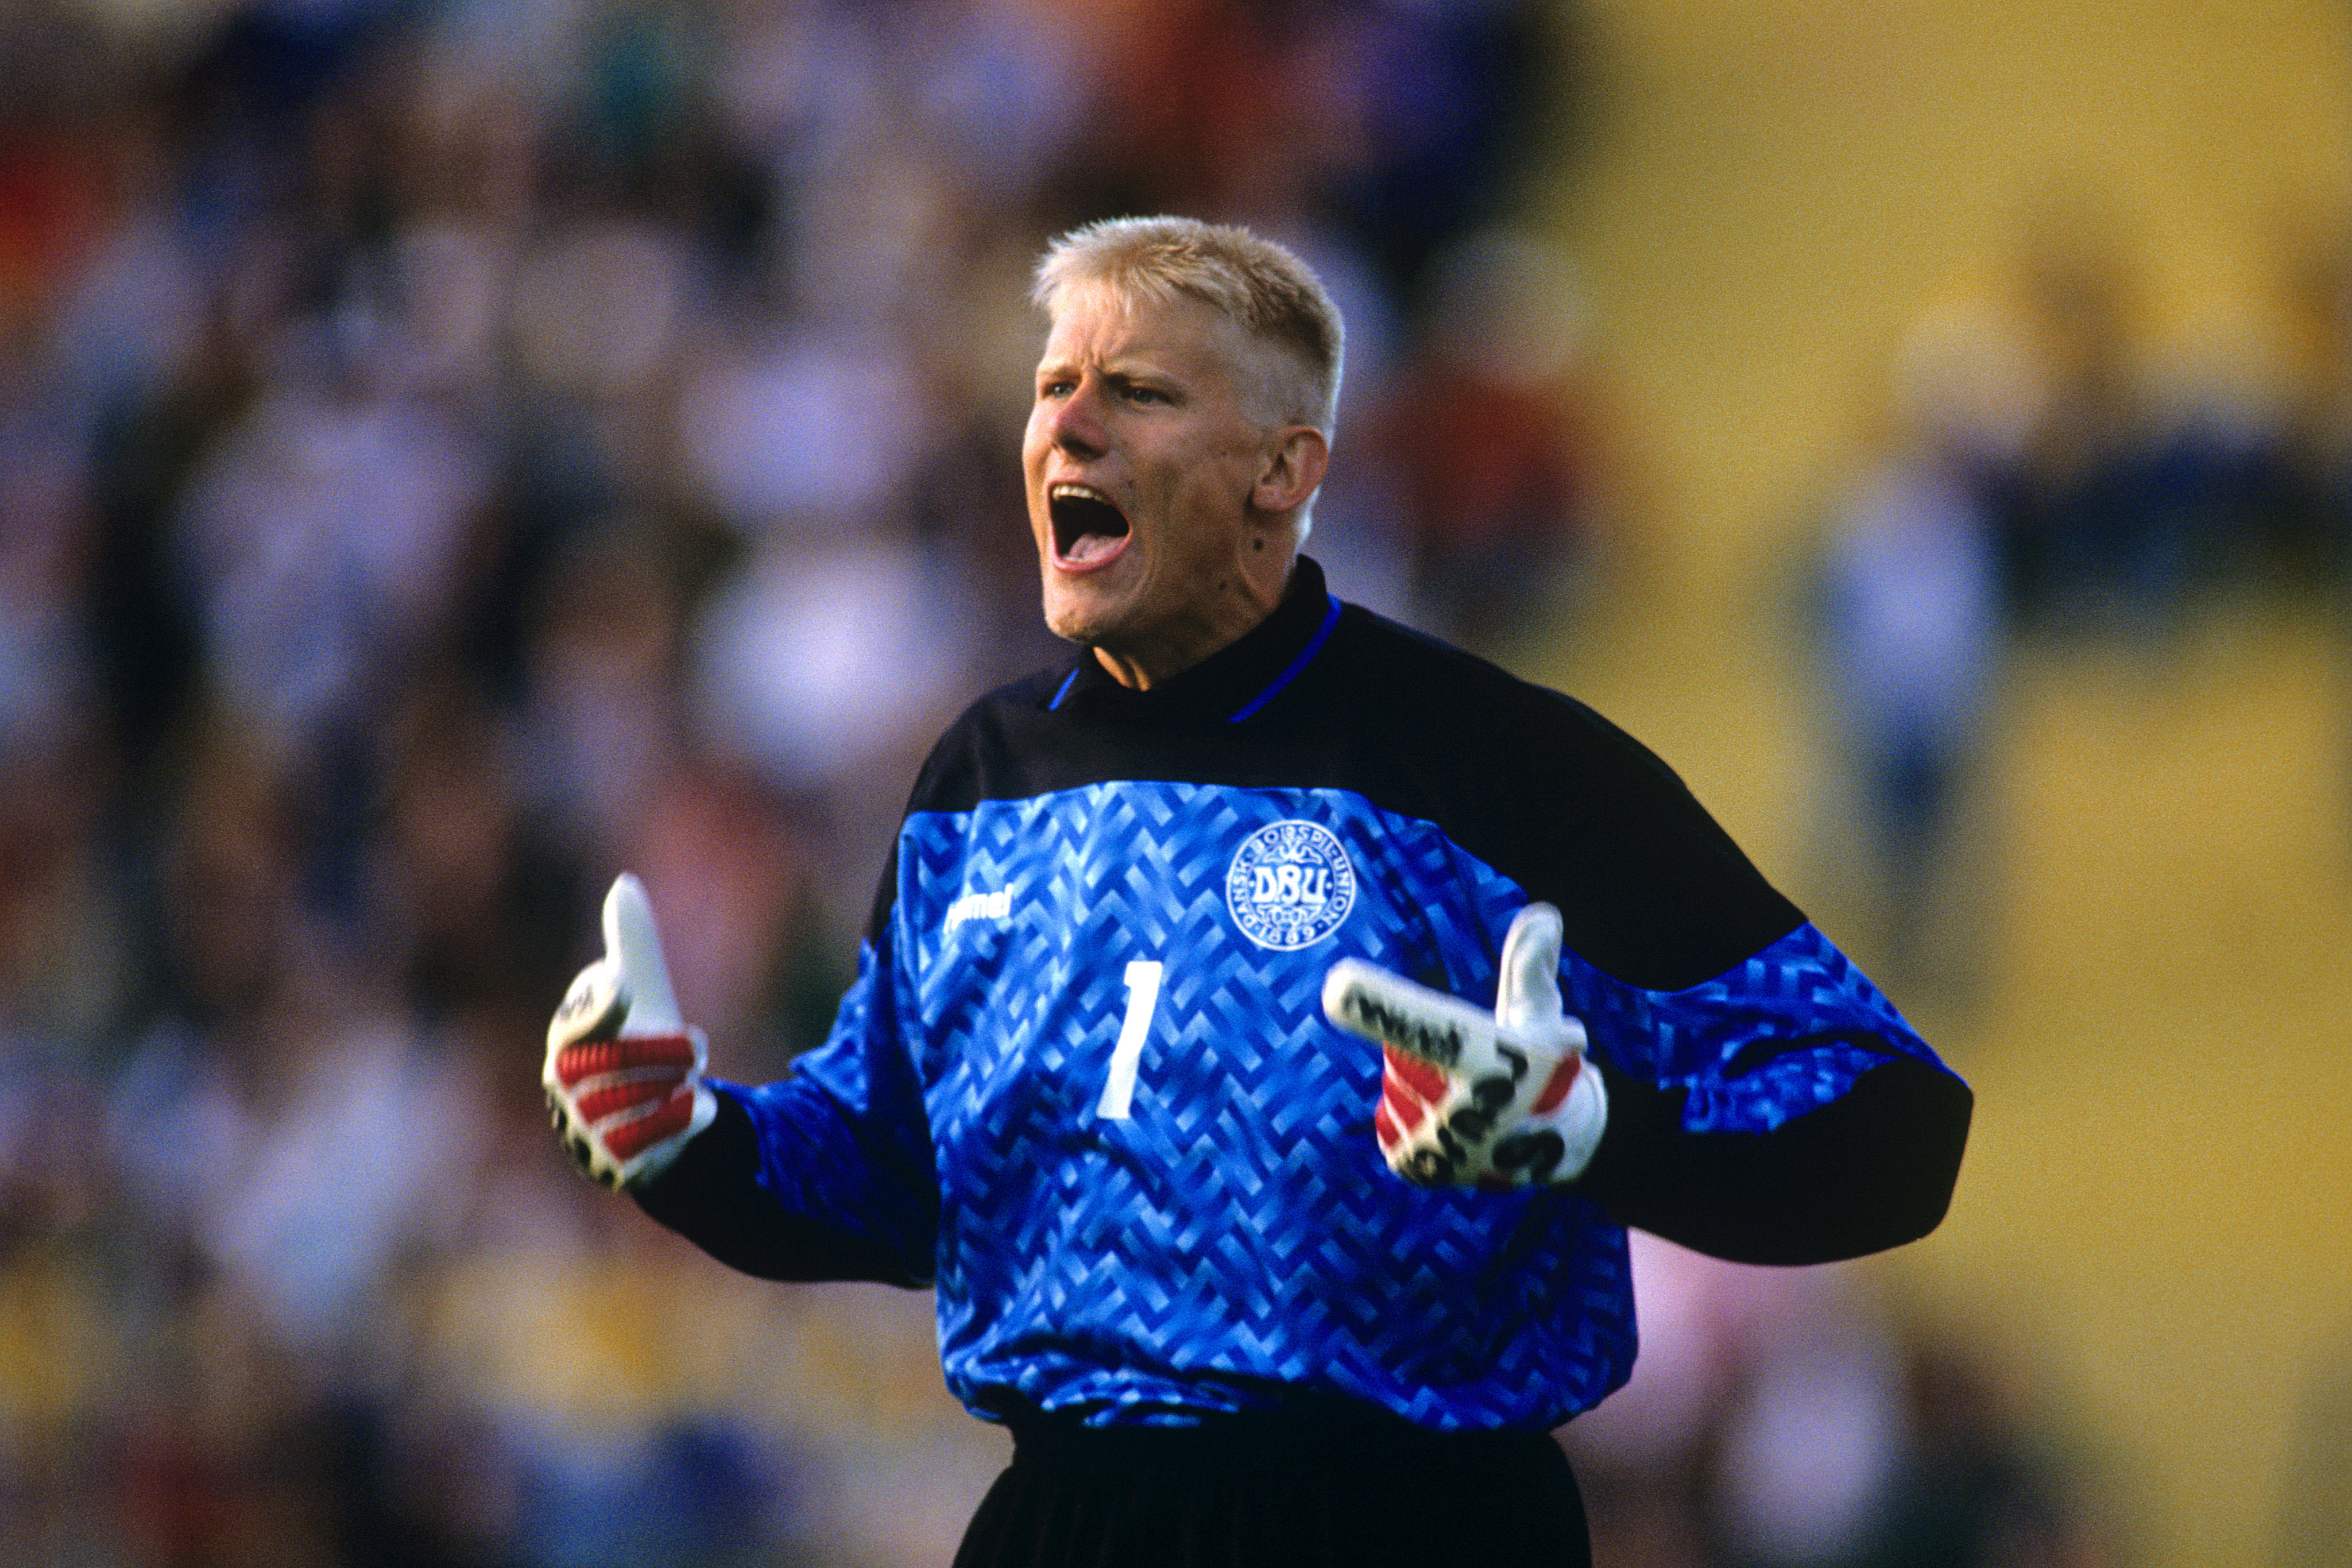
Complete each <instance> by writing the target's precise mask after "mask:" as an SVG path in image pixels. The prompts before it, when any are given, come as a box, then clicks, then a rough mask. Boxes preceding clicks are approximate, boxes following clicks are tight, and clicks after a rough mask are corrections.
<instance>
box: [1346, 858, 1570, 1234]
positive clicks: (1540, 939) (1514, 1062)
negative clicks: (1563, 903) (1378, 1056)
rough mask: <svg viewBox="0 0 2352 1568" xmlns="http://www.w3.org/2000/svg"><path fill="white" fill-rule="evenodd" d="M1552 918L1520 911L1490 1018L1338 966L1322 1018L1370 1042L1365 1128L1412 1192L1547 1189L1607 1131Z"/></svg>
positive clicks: (1352, 963)
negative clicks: (1566, 1001)
mask: <svg viewBox="0 0 2352 1568" xmlns="http://www.w3.org/2000/svg"><path fill="white" fill-rule="evenodd" d="M1559 941H1560V919H1559V911H1558V910H1557V909H1554V908H1553V907H1552V906H1551V905H1550V904H1528V906H1527V907H1526V908H1525V909H1522V910H1520V911H1519V913H1518V915H1517V917H1516V918H1515V919H1513V920H1512V922H1511V928H1510V931H1509V934H1508V935H1507V936H1505V937H1504V939H1503V966H1502V977H1501V979H1500V981H1499V982H1498V985H1497V988H1496V1000H1495V1011H1494V1014H1493V1016H1491V1017H1489V1016H1488V1015H1487V1014H1486V1012H1485V1011H1484V1010H1482V1009H1478V1008H1475V1007H1473V1006H1471V1005H1470V1004H1469V1003H1468V1002H1465V1001H1463V1000H1461V999H1460V998H1455V997H1451V996H1448V995H1446V994H1445V993H1444V992H1443V991H1436V990H1432V989H1430V988H1428V987H1426V986H1422V985H1416V984H1414V983H1413V982H1412V981H1411V980H1408V979H1406V978H1405V977H1402V975H1396V974H1391V973H1390V972H1389V971H1388V970H1386V969H1382V968H1380V967H1376V966H1374V965H1371V964H1367V963H1365V962H1364V961H1363V960H1361V959H1360V958H1342V959H1341V960H1339V962H1338V963H1337V964H1334V965H1333V966H1331V971H1330V973H1329V975H1328V977H1326V978H1325V980H1324V983H1323V1011H1324V1014H1325V1016H1326V1017H1328V1018H1329V1019H1330V1020H1331V1021H1332V1022H1333V1023H1335V1024H1337V1025H1339V1027H1340V1028H1341V1029H1343V1030H1348V1031H1349V1033H1351V1034H1357V1035H1360V1036H1362V1037H1363V1038H1364V1039H1366V1040H1376V1041H1378V1042H1379V1043H1380V1045H1381V1052H1382V1058H1383V1066H1382V1070H1381V1103H1380V1110H1379V1113H1377V1114H1376V1115H1375V1117H1374V1118H1373V1130H1374V1132H1375V1133H1376V1134H1378V1136H1379V1138H1380V1145H1381V1154H1382V1155H1384V1156H1385V1157H1386V1158H1387V1160H1388V1164H1389V1168H1390V1169H1391V1170H1392V1171H1394V1172H1395V1173H1396V1174H1397V1175H1399V1176H1402V1177H1403V1178H1404V1179H1405V1180H1407V1181H1409V1182H1413V1183H1415V1184H1417V1185H1419V1186H1479V1187H1486V1188H1490V1189H1491V1188H1509V1187H1517V1186H1537V1185H1546V1184H1550V1185H1557V1184H1561V1183H1566V1182H1571V1181H1574V1180H1575V1179H1576V1178H1577V1177H1578V1176H1581V1175H1582V1174H1583V1173H1584V1167H1585V1166H1587V1165H1588V1164H1589V1163H1590V1162H1591V1159H1592V1152H1593V1150H1594V1149H1596V1148H1597V1147H1599V1146H1600V1144H1601V1131H1602V1129H1603V1128H1604V1127H1606V1126H1607V1124H1608V1121H1609V1100H1608V1094H1607V1092H1606V1091H1605V1090H1604V1089H1603V1088H1602V1087H1601V1073H1600V1071H1599V1070H1598V1069H1596V1068H1594V1067H1592V1066H1591V1064H1590V1063H1588V1062H1586V1061H1585V1060H1584V1044H1585V1038H1584V1026H1583V1024H1581V1023H1580V1022H1579V1021H1578V1020H1577V1019H1572V1018H1570V1017H1568V1016H1567V1015H1566V1014H1565V1012H1564V1011H1563V1010H1562V1008H1561V1005H1560V996H1559Z"/></svg>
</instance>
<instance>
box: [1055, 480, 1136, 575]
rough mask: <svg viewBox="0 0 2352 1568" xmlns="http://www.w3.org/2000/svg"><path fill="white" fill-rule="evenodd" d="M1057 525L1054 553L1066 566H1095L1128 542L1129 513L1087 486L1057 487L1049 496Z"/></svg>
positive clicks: (1116, 552) (1115, 553)
mask: <svg viewBox="0 0 2352 1568" xmlns="http://www.w3.org/2000/svg"><path fill="white" fill-rule="evenodd" d="M1045 508H1046V511H1047V513H1048V515H1049V516H1050V517H1052V519H1053V524H1054V554H1055V557H1056V558H1057V559H1060V560H1061V562H1062V563H1063V564H1064V565H1066V566H1093V565H1095V564H1097V563H1098V562H1101V561H1105V560H1108V559H1110V558H1111V557H1112V556H1114V555H1117V554H1118V551H1119V549H1121V548H1122V547H1123V546H1124V545H1125V544H1126V543H1127V536H1128V524H1127V514H1126V513H1124V512H1122V511H1120V510H1119V509H1118V507H1117V506H1116V505H1115V504H1114V503H1113V502H1112V500H1111V498H1110V497H1108V496H1106V495H1104V494H1103V493H1102V492H1101V491H1100V490H1097V489H1095V488H1093V487H1092V486H1087V485H1056V486H1054V487H1053V488H1052V489H1051V490H1048V491H1047V492H1046V493H1045Z"/></svg>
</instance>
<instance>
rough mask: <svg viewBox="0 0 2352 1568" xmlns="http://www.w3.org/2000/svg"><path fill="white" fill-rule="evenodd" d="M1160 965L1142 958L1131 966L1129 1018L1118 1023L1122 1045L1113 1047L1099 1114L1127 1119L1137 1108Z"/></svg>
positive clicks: (1157, 1002) (1157, 1000)
mask: <svg viewBox="0 0 2352 1568" xmlns="http://www.w3.org/2000/svg"><path fill="white" fill-rule="evenodd" d="M1160 968H1161V965H1160V960H1159V959H1157V958H1138V959H1136V960H1135V961H1134V962H1133V963H1131V964H1129V965H1128V967H1127V1017H1126V1019H1124V1020H1123V1021H1122V1022H1121V1023H1120V1024H1119V1026H1118V1045H1116V1046H1114V1047H1112V1048H1111V1053H1110V1076H1109V1078H1108V1079H1106V1080H1105V1081H1104V1082H1103V1092H1102V1099H1101V1100H1099V1101H1098V1102H1097V1103H1096V1105H1095V1114H1096V1115H1097V1116H1103V1117H1108V1118H1109V1119H1110V1120H1112V1121H1118V1122H1123V1121H1125V1120H1127V1116H1128V1113H1129V1111H1130V1110H1132V1109H1133V1108H1134V1105H1135V1064H1136V1062H1137V1061H1139V1060H1140V1059H1141V1058H1142V1056H1143V1042H1144V1040H1145V1038H1146V1037H1148V1036H1149V1035H1150V1033H1151V1014H1152V1011H1153V1009H1156V1008H1158V1007H1159V1006H1160Z"/></svg>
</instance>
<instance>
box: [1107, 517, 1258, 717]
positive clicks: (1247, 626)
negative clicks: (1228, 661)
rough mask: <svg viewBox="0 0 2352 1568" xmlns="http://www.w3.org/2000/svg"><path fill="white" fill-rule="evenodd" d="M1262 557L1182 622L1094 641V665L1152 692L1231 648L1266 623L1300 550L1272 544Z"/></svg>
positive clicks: (1135, 687)
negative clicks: (1114, 639) (1257, 565)
mask: <svg viewBox="0 0 2352 1568" xmlns="http://www.w3.org/2000/svg"><path fill="white" fill-rule="evenodd" d="M1264 559H1265V567H1264V568H1263V569H1260V570H1243V571H1238V572H1236V573H1235V574H1234V577H1233V579H1232V580H1230V581H1229V582H1227V583H1225V584H1224V585H1223V591H1221V592H1219V593H1218V594H1216V595H1215V596H1214V597H1213V598H1212V599H1210V600H1209V601H1207V602H1205V603H1203V604H1201V605H1198V606H1196V607H1194V609H1193V611H1192V613H1190V614H1188V615H1186V616H1184V617H1183V618H1181V620H1179V621H1176V622H1171V624H1169V625H1166V626H1163V627H1158V628H1155V629H1154V630H1153V632H1151V633H1150V634H1149V635H1146V636H1142V637H1138V638H1135V639H1132V640H1129V639H1121V640H1120V641H1119V643H1118V644H1116V645H1112V644H1109V643H1094V644H1093V645H1092V652H1093V653H1094V656H1095V661H1096V663H1097V664H1101V665H1102V667H1103V669H1104V670H1105V671H1107V672H1108V674H1109V675H1110V678H1111V679H1113V680H1115V681H1117V682H1118V684H1119V685H1123V686H1127V687H1129V688H1130V689H1131V690H1135V691H1149V690H1150V689H1151V688H1152V687H1153V686H1154V685H1158V684H1159V683H1160V682H1161V681H1165V680H1169V679H1171V678H1172V677H1174V676H1177V675H1181V674H1183V673H1184V672H1185V671H1186V670H1189V669H1191V668H1192V666H1193V665H1195V664H1200V663H1201V662H1202V660H1204V659H1207V658H1209V657H1210V656H1212V655H1213V654H1215V653H1222V652H1223V650H1225V649H1227V648H1229V647H1231V646H1233V645H1234V643H1238V642H1240V641H1241V640H1242V639H1243V638H1244V637H1246V636H1248V635H1249V634H1250V633H1251V632H1255V631H1256V630H1257V629H1258V627H1259V626H1261V625H1263V624H1264V623H1265V618H1266V617H1267V616H1269V615H1271V614H1273V613H1274V612H1275V609H1276V606H1278V605H1280V604H1281V602H1282V596H1283V595H1284V593H1286V592H1287V591H1288V590H1289V587H1290V576H1291V570H1292V568H1293V567H1294V566H1295V565H1296V564H1297V550H1296V549H1286V550H1282V551H1280V552H1279V553H1278V554H1277V552H1276V550H1275V549H1274V548H1273V547H1272V545H1271V544H1269V546H1268V549H1267V550H1266V552H1265V558H1264ZM1251 565H1252V566H1255V561H1253V562H1252V563H1251Z"/></svg>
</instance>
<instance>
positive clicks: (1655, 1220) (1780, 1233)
mask: <svg viewBox="0 0 2352 1568" xmlns="http://www.w3.org/2000/svg"><path fill="white" fill-rule="evenodd" d="M1592 1065H1593V1066H1596V1067H1599V1068H1600V1070H1601V1082H1602V1083H1603V1085H1604V1086H1605V1087H1606V1088H1607V1090H1608V1092H1609V1124H1608V1130H1607V1131H1606V1132H1605V1133H1604V1134H1602V1136H1601V1146H1600V1147H1599V1148H1598V1149H1596V1150H1595V1151H1594V1152H1593V1156H1592V1163H1591V1166H1589V1167H1588V1168H1587V1169H1586V1171H1585V1174H1584V1176H1583V1177H1582V1178H1581V1179H1580V1182H1579V1183H1578V1187H1579V1190H1580V1191H1582V1192H1584V1193H1585V1194H1586V1195H1587V1196H1589V1197H1593V1198H1595V1199H1597V1200H1599V1202H1600V1203H1601V1206H1602V1207H1605V1208H1607V1209H1608V1210H1609V1212H1610V1214H1611V1216H1612V1218H1615V1219H1616V1220H1618V1221H1619V1222H1620V1223H1621V1224H1624V1225H1629V1226H1633V1227H1636V1228H1640V1229H1643V1230H1647V1231H1649V1232H1651V1233H1652V1234H1653V1235H1655V1236H1661V1237H1664V1239H1667V1240H1669V1241H1673V1242H1676V1243H1678V1244H1680V1245H1682V1246H1685V1247H1688V1248H1691V1249H1695V1250H1696V1251H1700V1252H1705V1253H1707V1254H1709V1255H1711V1256H1714V1257H1717V1258H1724V1259H1728V1260H1731V1261H1733V1262H1738V1263H1830V1262H1835V1261H1837V1260H1841V1259H1846V1258H1858V1257H1861V1256H1862V1255H1864V1253H1869V1252H1877V1251H1882V1250H1884V1249H1886V1248H1889V1247H1899V1246H1901V1245H1903V1244H1904V1243H1905V1242H1907V1241H1916V1240H1917V1239H1919V1238H1920V1237H1922V1236H1925V1235H1927V1233H1928V1232H1929V1231H1931V1230H1933V1229H1934V1228H1936V1227H1937V1224H1939V1223H1940V1222H1941V1221H1942V1219H1943V1218H1944V1212H1945V1210H1946V1208H1947V1207H1949V1205H1950V1203H1951V1198H1952V1188H1953V1185H1954V1183H1955V1182H1956V1181H1957V1180H1958V1176H1959V1169H1960V1155H1961V1151H1962V1149H1963V1148H1964V1147H1965V1145H1967V1143H1968V1134H1969V1115H1970V1113H1971V1111H1972V1110H1973V1108H1974V1104H1975V1100H1974V1097H1973V1096H1972V1095H1971V1094H1970V1093H1969V1088H1968V1085H1967V1084H1965V1083H1963V1082H1960V1080H1959V1079H1958V1078H1956V1077H1954V1076H1953V1075H1952V1074H1951V1073H1949V1072H1948V1071H1944V1070H1943V1069H1942V1068H1941V1067H1938V1066H1936V1065H1934V1064H1932V1063H1929V1062H1925V1061H1918V1060H1916V1059H1914V1058H1910V1057H1894V1058H1890V1059H1889V1060H1887V1061H1885V1062H1882V1063H1880V1064H1879V1065H1877V1066H1875V1067H1873V1068H1871V1069H1870V1070H1869V1071H1866V1072H1864V1073H1863V1075H1862V1076H1861V1077H1860V1078H1858V1079H1856V1080H1855V1081H1854V1083H1853V1087H1852V1088H1851V1089H1849V1090H1848V1091H1847V1092H1845V1093H1844V1094H1843V1095H1841V1096H1840V1097H1839V1098H1837V1099H1836V1100H1834V1101H1832V1102H1831V1103H1829V1104H1826V1105H1823V1106H1822V1107H1821V1108H1820V1109H1818V1110H1815V1111H1811V1112H1809V1113H1806V1114H1804V1115H1801V1116H1798V1117H1794V1118H1792V1119H1791V1120H1790V1121H1787V1122H1784V1123H1782V1124H1780V1126H1779V1127H1777V1128H1775V1129H1773V1130H1772V1131H1771V1132H1769V1133H1691V1132H1686V1131H1685V1130H1684V1128H1683V1125H1682V1111H1683V1091H1682V1090H1680V1089H1662V1088H1659V1087H1658V1086H1656V1085H1654V1084H1651V1083H1646V1082H1642V1081H1641V1080H1639V1079H1636V1078H1631V1077H1628V1076H1627V1075H1625V1074H1624V1073H1622V1072H1620V1071H1617V1070H1616V1069H1614V1068H1612V1067H1609V1066H1606V1065H1605V1064H1602V1063H1600V1062H1598V1061H1595V1062H1593V1063H1592Z"/></svg>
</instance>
